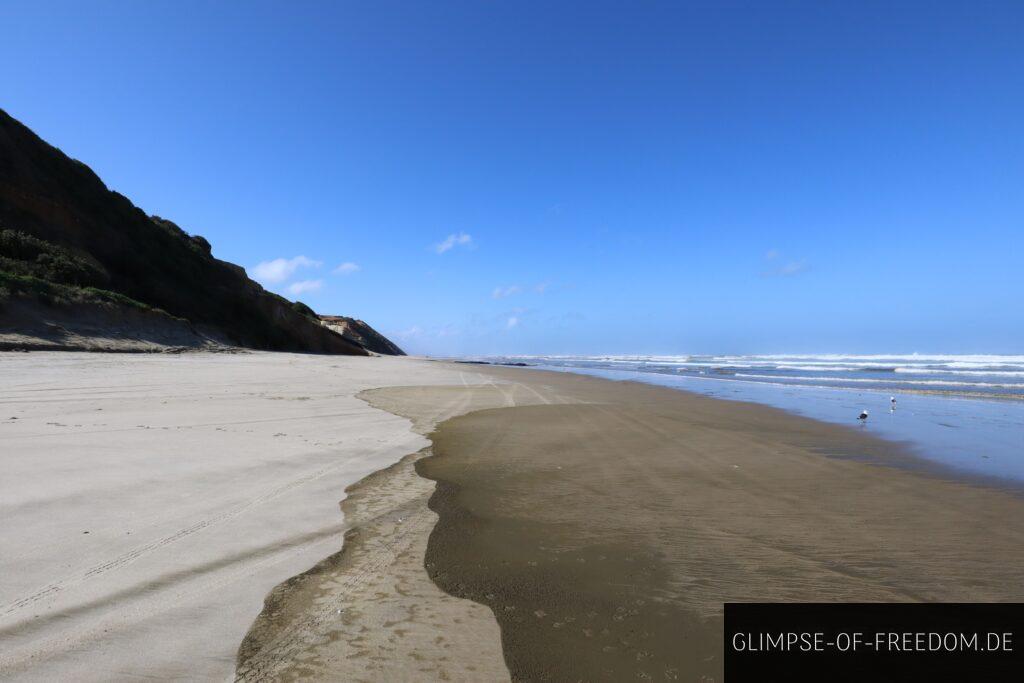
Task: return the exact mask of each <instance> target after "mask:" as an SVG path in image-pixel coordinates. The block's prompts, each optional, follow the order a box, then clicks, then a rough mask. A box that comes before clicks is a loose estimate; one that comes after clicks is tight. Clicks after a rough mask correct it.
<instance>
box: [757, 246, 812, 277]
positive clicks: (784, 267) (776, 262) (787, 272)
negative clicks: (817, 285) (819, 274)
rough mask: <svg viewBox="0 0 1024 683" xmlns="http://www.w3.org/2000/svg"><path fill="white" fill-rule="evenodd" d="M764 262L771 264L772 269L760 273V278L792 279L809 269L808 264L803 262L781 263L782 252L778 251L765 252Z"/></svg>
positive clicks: (789, 261) (790, 261)
mask: <svg viewBox="0 0 1024 683" xmlns="http://www.w3.org/2000/svg"><path fill="white" fill-rule="evenodd" d="M764 260H765V261H768V262H769V263H771V264H772V267H771V268H769V269H768V270H766V271H764V272H763V273H761V277H792V276H794V275H799V274H800V273H806V272H807V271H808V270H810V269H811V266H810V264H808V263H807V261H804V260H799V261H795V260H786V261H785V262H783V261H782V252H781V251H779V250H778V249H769V250H768V251H767V252H765V255H764Z"/></svg>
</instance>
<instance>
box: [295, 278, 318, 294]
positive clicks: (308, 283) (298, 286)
mask: <svg viewBox="0 0 1024 683" xmlns="http://www.w3.org/2000/svg"><path fill="white" fill-rule="evenodd" d="M323 286H324V281H323V280H299V281H298V282H293V283H291V284H290V285H288V293H289V294H291V295H292V296H299V295H300V294H304V293H305V292H316V291H319V290H320V288H321V287H323Z"/></svg>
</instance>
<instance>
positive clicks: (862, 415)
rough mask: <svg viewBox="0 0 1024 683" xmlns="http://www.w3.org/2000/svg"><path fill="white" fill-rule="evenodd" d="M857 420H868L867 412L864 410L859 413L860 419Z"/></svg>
mask: <svg viewBox="0 0 1024 683" xmlns="http://www.w3.org/2000/svg"><path fill="white" fill-rule="evenodd" d="M857 419H858V420H861V421H863V420H866V419H868V411H866V410H862V411H860V417H858V418H857Z"/></svg>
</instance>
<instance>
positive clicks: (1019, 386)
mask: <svg viewBox="0 0 1024 683" xmlns="http://www.w3.org/2000/svg"><path fill="white" fill-rule="evenodd" d="M734 377H744V378H748V379H770V380H774V381H780V380H785V381H787V382H788V381H793V382H857V383H859V384H886V385H889V386H897V385H900V386H948V387H989V388H1002V389H1024V383H994V382H955V381H952V380H929V379H922V380H891V379H873V378H864V377H783V376H780V375H757V374H749V373H740V372H737V373H736V374H735V375H734Z"/></svg>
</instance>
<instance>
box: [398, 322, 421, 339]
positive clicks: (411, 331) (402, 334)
mask: <svg viewBox="0 0 1024 683" xmlns="http://www.w3.org/2000/svg"><path fill="white" fill-rule="evenodd" d="M395 336H396V337H398V338H399V339H402V340H404V341H405V340H409V339H417V338H419V337H422V336H423V328H422V327H420V326H419V325H413V326H412V327H409V328H406V329H404V330H400V331H398V332H395Z"/></svg>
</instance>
